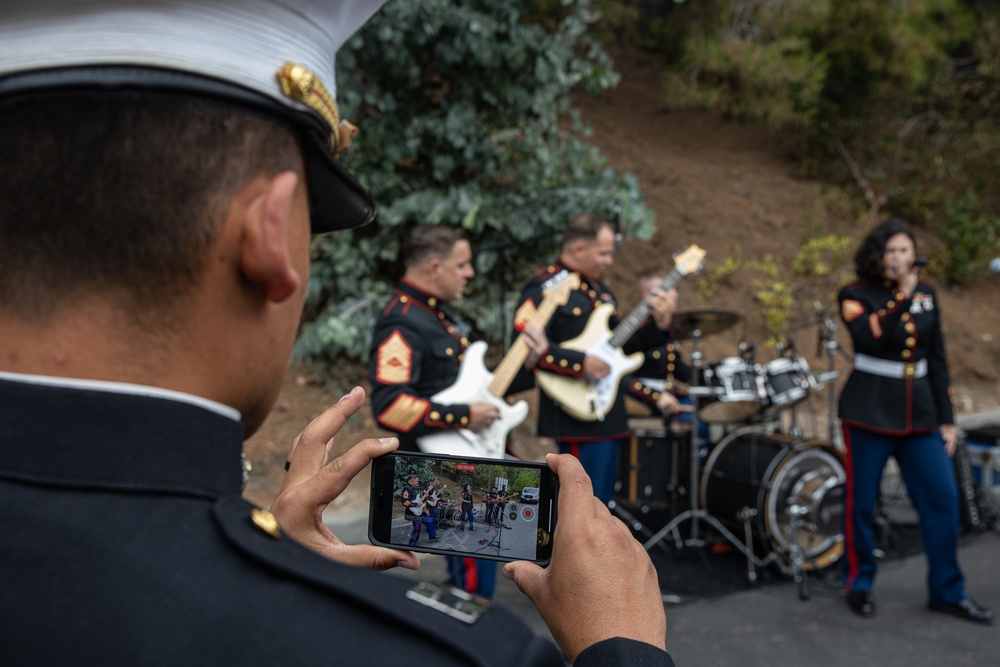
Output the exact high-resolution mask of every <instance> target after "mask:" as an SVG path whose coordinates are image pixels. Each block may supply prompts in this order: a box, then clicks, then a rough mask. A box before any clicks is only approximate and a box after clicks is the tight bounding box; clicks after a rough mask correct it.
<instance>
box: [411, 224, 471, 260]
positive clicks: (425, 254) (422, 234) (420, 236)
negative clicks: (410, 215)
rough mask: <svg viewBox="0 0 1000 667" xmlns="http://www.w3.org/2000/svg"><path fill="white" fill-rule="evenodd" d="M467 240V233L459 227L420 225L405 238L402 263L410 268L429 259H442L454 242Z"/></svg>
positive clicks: (449, 252)
mask: <svg viewBox="0 0 1000 667" xmlns="http://www.w3.org/2000/svg"><path fill="white" fill-rule="evenodd" d="M468 240H469V235H468V234H466V233H465V230H464V229H462V228H461V227H450V226H448V225H420V226H419V227H415V228H414V229H413V231H412V232H410V236H409V238H407V241H406V245H405V247H404V248H403V265H404V266H405V267H406V268H410V267H414V266H419V265H420V264H423V263H424V262H426V261H427V260H429V259H444V258H445V257H447V256H448V255H450V254H451V251H452V249H453V248H454V247H455V244H456V243H458V242H459V241H468Z"/></svg>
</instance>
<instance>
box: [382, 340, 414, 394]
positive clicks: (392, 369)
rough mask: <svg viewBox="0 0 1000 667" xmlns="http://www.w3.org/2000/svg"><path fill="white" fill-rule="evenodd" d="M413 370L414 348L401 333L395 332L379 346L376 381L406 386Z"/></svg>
mask: <svg viewBox="0 0 1000 667" xmlns="http://www.w3.org/2000/svg"><path fill="white" fill-rule="evenodd" d="M412 369H413V348H411V347H410V344H409V343H407V342H406V339H405V338H403V334H401V333H399V331H398V330H397V331H393V332H392V335H390V336H389V337H388V338H386V339H385V340H384V341H383V342H382V344H381V345H379V346H378V361H377V362H376V364H375V379H376V380H378V381H379V382H381V383H383V384H405V383H407V382H409V381H410V372H411V371H412Z"/></svg>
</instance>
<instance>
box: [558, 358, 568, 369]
mask: <svg viewBox="0 0 1000 667" xmlns="http://www.w3.org/2000/svg"><path fill="white" fill-rule="evenodd" d="M567 366H569V362H568V361H566V360H565V359H560V360H559V368H566V367H567Z"/></svg>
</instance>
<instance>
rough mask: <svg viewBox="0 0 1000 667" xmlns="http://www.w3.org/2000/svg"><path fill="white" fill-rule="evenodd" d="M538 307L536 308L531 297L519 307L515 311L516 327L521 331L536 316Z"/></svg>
mask: <svg viewBox="0 0 1000 667" xmlns="http://www.w3.org/2000/svg"><path fill="white" fill-rule="evenodd" d="M537 312H538V309H537V308H535V304H534V302H533V301H532V300H531V299H528V300H527V301H525V302H524V303H522V304H521V306H520V307H519V308H518V309H517V312H516V313H514V328H515V329H517V330H518V331H520V330H521V329H523V328H524V325H526V324H528V323H529V322H531V320H533V319H534V318H535V313H537Z"/></svg>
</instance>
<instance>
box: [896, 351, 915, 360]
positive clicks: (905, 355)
mask: <svg viewBox="0 0 1000 667" xmlns="http://www.w3.org/2000/svg"><path fill="white" fill-rule="evenodd" d="M899 356H901V357H902V358H903V359H909V358H910V357H912V356H913V353H912V352H910V351H909V350H903V351H902V352H900V353H899Z"/></svg>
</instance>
